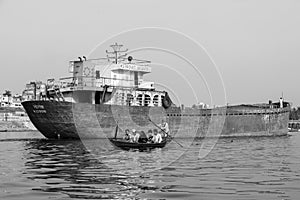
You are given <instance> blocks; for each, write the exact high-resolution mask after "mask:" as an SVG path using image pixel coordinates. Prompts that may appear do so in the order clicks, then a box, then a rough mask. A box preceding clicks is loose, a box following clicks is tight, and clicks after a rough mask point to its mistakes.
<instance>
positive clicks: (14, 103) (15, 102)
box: [10, 94, 22, 108]
mask: <svg viewBox="0 0 300 200" xmlns="http://www.w3.org/2000/svg"><path fill="white" fill-rule="evenodd" d="M12 99H13V101H12V104H11V105H10V107H15V108H17V107H22V104H21V102H22V95H19V94H15V95H13V97H12Z"/></svg>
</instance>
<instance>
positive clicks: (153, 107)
mask: <svg viewBox="0 0 300 200" xmlns="http://www.w3.org/2000/svg"><path fill="white" fill-rule="evenodd" d="M111 47H112V49H113V50H112V51H106V53H107V54H108V55H107V57H105V58H99V59H87V58H86V57H82V58H81V57H78V58H79V59H78V60H75V61H70V62H69V72H70V73H71V74H72V76H71V77H67V78H61V79H60V80H59V81H58V82H55V81H54V80H52V79H49V80H48V81H47V83H45V84H42V85H39V86H38V88H34V92H35V95H34V98H35V99H34V100H28V101H24V102H22V105H23V107H24V108H25V110H26V112H27V114H28V116H29V118H30V120H31V121H32V123H33V124H34V126H35V127H36V128H37V129H38V130H39V131H40V132H41V133H42V134H43V135H44V136H45V137H47V138H52V139H54V138H59V139H93V138H107V137H112V136H113V134H114V130H115V127H117V126H118V127H120V129H126V128H135V129H137V130H145V131H146V130H148V129H153V128H155V127H154V125H155V124H159V123H160V121H161V120H163V119H164V120H166V121H167V122H168V124H169V128H170V132H171V134H172V136H174V137H237V136H279V135H286V134H287V132H288V118H289V111H290V104H289V103H288V102H284V101H283V99H282V98H281V99H280V100H279V101H278V102H275V103H273V102H271V101H270V102H268V103H261V104H240V105H231V106H222V107H218V108H212V109H200V108H188V107H186V108H183V107H180V106H176V105H175V104H174V103H173V102H172V100H171V98H170V96H169V95H168V92H167V91H161V90H157V89H156V88H155V87H154V85H155V84H154V82H149V81H145V80H144V75H146V74H148V73H151V67H150V61H147V60H140V59H135V58H133V57H132V56H127V55H126V54H125V53H124V52H125V51H122V50H120V49H121V48H122V45H119V44H117V43H116V44H113V45H111Z"/></svg>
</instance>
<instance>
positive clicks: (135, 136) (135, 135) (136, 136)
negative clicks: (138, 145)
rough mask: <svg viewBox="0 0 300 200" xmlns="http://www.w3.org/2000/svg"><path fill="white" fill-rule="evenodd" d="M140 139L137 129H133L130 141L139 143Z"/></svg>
mask: <svg viewBox="0 0 300 200" xmlns="http://www.w3.org/2000/svg"><path fill="white" fill-rule="evenodd" d="M139 138H140V134H139V133H138V132H137V131H136V130H135V129H132V137H131V138H130V141H131V142H138V141H139Z"/></svg>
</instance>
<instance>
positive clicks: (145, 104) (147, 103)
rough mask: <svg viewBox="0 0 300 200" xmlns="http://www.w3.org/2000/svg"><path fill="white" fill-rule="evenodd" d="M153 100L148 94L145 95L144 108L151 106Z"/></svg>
mask: <svg viewBox="0 0 300 200" xmlns="http://www.w3.org/2000/svg"><path fill="white" fill-rule="evenodd" d="M150 101H151V98H150V96H149V95H148V94H145V99H144V106H149V104H150Z"/></svg>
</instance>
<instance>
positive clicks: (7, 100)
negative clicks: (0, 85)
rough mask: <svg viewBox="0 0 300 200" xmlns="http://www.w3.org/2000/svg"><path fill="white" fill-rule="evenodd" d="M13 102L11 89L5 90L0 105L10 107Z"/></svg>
mask: <svg viewBox="0 0 300 200" xmlns="http://www.w3.org/2000/svg"><path fill="white" fill-rule="evenodd" d="M12 103H13V98H12V95H11V91H9V90H5V92H4V93H3V94H2V97H1V107H10V106H11V104H12Z"/></svg>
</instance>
